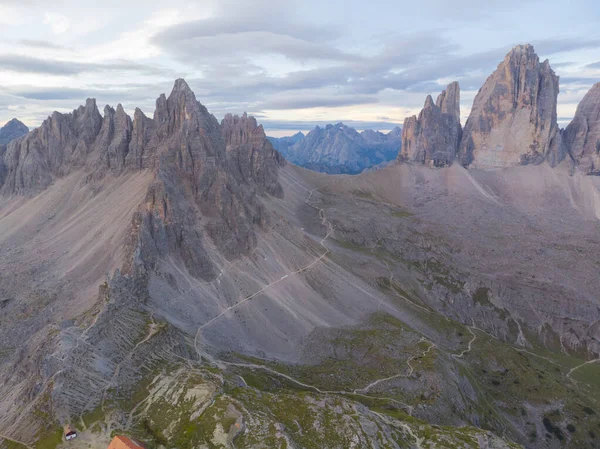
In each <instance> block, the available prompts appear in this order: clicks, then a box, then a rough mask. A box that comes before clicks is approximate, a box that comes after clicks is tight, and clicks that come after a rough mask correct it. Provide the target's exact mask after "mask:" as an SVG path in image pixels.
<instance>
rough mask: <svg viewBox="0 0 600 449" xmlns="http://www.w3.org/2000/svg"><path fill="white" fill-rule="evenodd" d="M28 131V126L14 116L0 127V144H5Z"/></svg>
mask: <svg viewBox="0 0 600 449" xmlns="http://www.w3.org/2000/svg"><path fill="white" fill-rule="evenodd" d="M28 132H29V128H27V126H25V124H24V123H23V122H21V121H19V120H17V119H16V118H13V119H12V120H10V121H9V122H7V123H6V124H5V125H4V126H3V127H2V128H0V145H6V144H7V143H8V142H10V141H11V140H15V139H18V138H19V137H22V136H24V135H25V134H27V133H28Z"/></svg>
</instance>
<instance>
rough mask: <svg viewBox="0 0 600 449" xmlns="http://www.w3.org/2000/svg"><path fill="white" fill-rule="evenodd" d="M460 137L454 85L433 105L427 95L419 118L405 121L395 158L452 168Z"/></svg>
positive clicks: (457, 91) (458, 88) (458, 97)
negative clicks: (400, 142) (397, 153)
mask: <svg viewBox="0 0 600 449" xmlns="http://www.w3.org/2000/svg"><path fill="white" fill-rule="evenodd" d="M461 134H462V128H461V126H460V87H459V85H458V83H457V82H454V83H452V84H449V85H448V87H447V88H446V90H444V91H443V92H442V93H441V94H440V95H439V96H438V98H437V101H436V103H435V104H434V103H433V99H432V98H431V96H430V95H428V96H427V99H426V100H425V106H424V108H423V110H422V111H421V113H420V114H419V117H418V118H417V117H416V116H412V117H409V118H407V119H406V120H405V121H404V127H403V128H402V150H401V152H400V154H399V156H398V159H399V160H401V161H411V162H418V163H421V164H425V165H430V166H434V167H445V166H447V165H451V164H452V163H453V162H454V158H455V155H456V148H458V145H459V143H460V138H461Z"/></svg>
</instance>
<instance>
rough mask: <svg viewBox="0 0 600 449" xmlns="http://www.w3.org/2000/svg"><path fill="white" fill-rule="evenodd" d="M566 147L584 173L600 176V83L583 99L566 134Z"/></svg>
mask: <svg viewBox="0 0 600 449" xmlns="http://www.w3.org/2000/svg"><path fill="white" fill-rule="evenodd" d="M564 140H565V146H566V147H567V148H568V150H569V154H570V155H571V157H572V158H573V160H574V161H575V163H576V164H578V165H579V168H580V169H581V171H582V172H583V173H586V174H594V175H600V83H597V84H595V85H594V86H593V87H592V89H591V90H590V91H589V92H588V93H587V94H586V96H585V97H583V100H581V103H579V106H577V112H576V113H575V117H574V118H573V121H572V122H571V123H570V124H569V126H567V129H565V132H564Z"/></svg>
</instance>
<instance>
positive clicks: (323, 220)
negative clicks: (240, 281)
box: [194, 187, 333, 351]
mask: <svg viewBox="0 0 600 449" xmlns="http://www.w3.org/2000/svg"><path fill="white" fill-rule="evenodd" d="M320 188H322V187H319V188H316V189H313V190H310V191H309V195H308V198H306V200H305V203H306V204H307V205H308V206H310V207H312V208H313V209H315V210H317V211H318V212H319V218H320V219H321V224H322V225H323V226H326V227H327V233H326V234H325V237H323V238H322V239H321V241H320V242H319V244H320V245H321V246H322V247H323V248H324V249H325V251H324V252H323V254H321V255H320V256H318V257H315V259H314V260H313V261H312V262H311V263H309V264H308V265H306V266H304V267H302V268H299V269H297V270H295V271H291V272H290V273H287V274H285V275H283V276H281V277H280V278H279V279H277V280H275V281H273V282H270V283H269V284H267V285H265V286H263V287H262V288H260V289H259V290H257V291H256V292H254V293H252V294H251V295H248V296H246V297H245V298H243V299H242V300H241V301H238V302H237V303H235V304H233V305H231V306H229V307H227V308H225V309H223V311H221V312H220V313H219V314H218V315H216V316H215V317H213V318H211V319H210V320H208V321H207V322H206V323H204V324H202V325H201V326H200V327H198V330H197V331H196V335H195V337H194V346H195V347H196V351H198V343H197V342H198V337H199V334H200V332H201V331H202V329H204V328H205V327H207V326H210V325H211V324H212V323H214V322H215V321H217V320H218V319H219V318H221V317H223V316H224V315H226V314H227V313H228V312H231V311H232V310H235V309H237V308H238V307H240V306H242V305H243V304H245V303H246V302H248V301H250V300H251V299H252V298H255V297H256V296H258V295H260V294H261V293H263V292H264V291H266V290H268V289H269V288H271V287H272V286H274V285H277V284H279V283H280V282H283V281H284V280H286V279H287V278H288V277H290V276H294V275H296V274H299V273H302V272H304V271H306V270H309V269H310V268H312V267H313V266H315V265H316V264H318V263H319V262H321V261H322V260H323V259H324V258H325V257H326V256H327V254H329V252H330V250H329V248H328V247H327V246H326V245H325V241H326V240H327V239H328V238H329V237H330V236H331V234H333V225H332V224H331V223H330V222H329V220H327V218H326V217H325V211H324V210H323V209H321V208H319V207H317V206H315V205H313V204H311V203H310V199H311V198H312V196H313V194H314V193H315V192H316V191H317V190H319V189H320Z"/></svg>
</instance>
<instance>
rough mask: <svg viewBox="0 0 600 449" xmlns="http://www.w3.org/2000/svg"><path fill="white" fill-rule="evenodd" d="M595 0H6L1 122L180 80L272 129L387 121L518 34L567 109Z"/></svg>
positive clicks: (584, 67) (136, 97)
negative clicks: (549, 71) (546, 68)
mask: <svg viewBox="0 0 600 449" xmlns="http://www.w3.org/2000/svg"><path fill="white" fill-rule="evenodd" d="M599 4H600V2H598V0H570V1H569V2H565V1H563V0H561V1H554V0H544V1H536V0H502V1H496V0H494V1H491V0H488V1H485V0H454V1H451V2H450V1H447V0H419V1H414V0H413V1H410V2H405V1H400V0H389V1H380V0H370V1H357V0H343V1H342V0H327V1H323V0H319V1H313V0H303V1H298V2H296V1H293V0H286V1H276V0H247V1H239V0H219V1H215V0H202V1H184V0H171V1H169V2H166V1H155V0H127V1H123V0H118V1H117V0H103V1H101V2H93V3H92V2H88V1H85V0H76V1H73V0H52V1H51V2H48V1H36V0H0V124H2V123H4V122H6V121H8V120H9V119H10V118H12V117H17V118H20V119H21V120H23V121H24V122H25V123H26V124H27V125H29V126H37V125H39V124H40V123H41V121H42V120H44V119H45V118H46V117H47V116H48V115H49V114H50V113H51V112H52V111H53V110H59V111H64V112H68V111H70V110H72V109H74V108H75V107H77V106H78V105H79V104H82V103H83V102H84V101H85V99H86V98H87V97H95V98H97V100H98V106H99V107H100V108H101V109H102V108H103V107H104V105H105V104H111V105H113V106H115V105H116V104H117V103H122V104H123V106H124V107H125V109H126V110H127V111H129V112H132V111H133V110H134V109H135V107H140V108H141V109H142V110H143V111H144V112H146V113H147V114H148V115H150V116H151V115H152V113H153V111H154V102H155V99H156V98H157V97H158V96H159V94H160V93H162V92H165V93H167V94H168V92H169V91H170V89H171V87H172V85H173V81H174V80H175V79H176V78H180V77H183V78H185V79H186V80H187V81H188V83H189V84H190V86H191V87H192V89H193V90H194V91H195V93H196V96H197V98H198V100H199V101H200V102H202V103H203V104H205V105H206V106H207V107H208V108H209V110H210V111H211V112H212V113H213V114H215V115H216V116H217V118H222V116H223V115H224V114H225V113H227V112H233V113H238V114H239V113H242V112H244V111H247V112H248V113H251V114H253V115H255V116H256V117H257V118H258V119H259V121H260V122H262V123H263V124H264V125H265V128H266V129H267V131H268V133H269V134H272V135H281V134H282V133H285V134H287V133H289V132H290V131H295V130H299V129H308V128H310V127H312V126H313V125H314V124H315V123H317V122H318V123H324V122H337V121H345V122H347V123H349V124H352V125H354V126H355V127H357V128H360V129H362V128H365V127H373V128H378V129H390V128H391V127H392V126H393V124H401V123H402V122H403V121H404V118H405V117H406V116H408V115H412V114H416V113H418V111H419V110H420V109H421V107H422V106H423V102H424V100H425V96H426V95H427V94H432V95H434V96H435V95H437V94H438V93H439V92H440V91H441V90H442V89H443V88H444V86H445V85H446V84H448V83H449V82H451V81H453V80H458V81H459V82H460V85H461V89H462V101H461V103H462V104H461V106H462V111H461V112H462V115H463V123H464V121H465V120H466V116H467V115H468V112H469V109H470V107H471V104H472V101H473V97H474V96H475V93H476V92H477V90H478V89H479V87H480V86H481V84H482V83H483V81H484V80H485V78H486V77H487V76H488V75H489V74H490V73H491V72H492V71H493V69H494V68H495V67H496V66H497V64H498V63H499V62H500V61H501V60H502V59H503V57H504V55H505V54H506V53H507V51H508V50H509V49H510V48H511V47H512V46H514V45H516V44H520V43H532V44H534V46H535V48H536V50H537V52H538V54H539V55H540V58H541V59H542V60H543V59H546V58H548V59H550V63H551V65H552V67H553V69H554V70H555V71H556V72H557V74H558V75H560V77H561V84H560V90H561V93H560V96H559V112H558V114H559V121H560V122H561V124H562V125H565V124H566V123H567V122H568V120H569V119H570V118H571V117H572V116H573V114H574V112H575V108H576V106H577V102H578V101H579V100H580V99H581V97H582V96H583V95H584V94H585V93H586V92H587V90H588V89H589V88H590V87H591V85H592V84H594V83H595V82H597V81H600V26H599V23H600V6H599Z"/></svg>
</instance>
